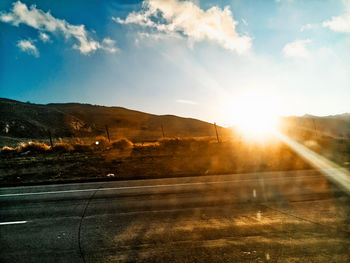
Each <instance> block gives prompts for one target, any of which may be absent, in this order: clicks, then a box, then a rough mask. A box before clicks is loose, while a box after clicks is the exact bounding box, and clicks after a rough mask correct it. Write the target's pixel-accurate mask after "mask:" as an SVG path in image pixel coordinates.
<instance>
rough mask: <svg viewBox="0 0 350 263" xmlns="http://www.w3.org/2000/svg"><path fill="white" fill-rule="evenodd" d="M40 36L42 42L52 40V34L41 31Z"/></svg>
mask: <svg viewBox="0 0 350 263" xmlns="http://www.w3.org/2000/svg"><path fill="white" fill-rule="evenodd" d="M39 38H40V40H41V41H42V42H44V43H46V42H49V41H50V36H49V35H48V34H45V33H43V32H40V33H39Z"/></svg>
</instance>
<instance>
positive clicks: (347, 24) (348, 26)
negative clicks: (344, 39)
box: [322, 1, 350, 33]
mask: <svg viewBox="0 0 350 263" xmlns="http://www.w3.org/2000/svg"><path fill="white" fill-rule="evenodd" d="M345 4H346V12H345V13H344V14H342V15H340V16H333V17H332V18H331V19H330V20H327V21H324V22H323V23H322V26H324V27H328V28H329V29H331V30H333V31H335V32H341V33H350V1H347V2H346V3H345Z"/></svg>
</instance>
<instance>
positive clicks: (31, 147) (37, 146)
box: [17, 142, 51, 153]
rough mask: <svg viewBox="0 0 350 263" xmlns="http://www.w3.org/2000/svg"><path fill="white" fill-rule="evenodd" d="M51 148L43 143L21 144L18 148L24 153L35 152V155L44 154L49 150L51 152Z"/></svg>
mask: <svg viewBox="0 0 350 263" xmlns="http://www.w3.org/2000/svg"><path fill="white" fill-rule="evenodd" d="M50 148H51V147H50V146H48V145H46V144H45V143H42V142H28V143H21V144H20V145H19V146H18V147H17V151H18V152H20V153H22V152H28V151H30V152H35V153H44V152H46V151H48V150H50Z"/></svg>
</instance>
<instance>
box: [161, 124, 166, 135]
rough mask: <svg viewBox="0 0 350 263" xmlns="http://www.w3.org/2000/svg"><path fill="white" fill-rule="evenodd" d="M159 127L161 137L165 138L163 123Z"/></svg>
mask: <svg viewBox="0 0 350 263" xmlns="http://www.w3.org/2000/svg"><path fill="white" fill-rule="evenodd" d="M160 126H161V127H162V135H163V138H165V135H164V128H163V123H161V124H160Z"/></svg>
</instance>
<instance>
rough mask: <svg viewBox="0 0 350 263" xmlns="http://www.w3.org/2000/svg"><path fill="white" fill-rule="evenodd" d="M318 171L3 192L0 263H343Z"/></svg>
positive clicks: (331, 194) (333, 202) (341, 218)
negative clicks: (136, 262)
mask: <svg viewBox="0 0 350 263" xmlns="http://www.w3.org/2000/svg"><path fill="white" fill-rule="evenodd" d="M349 247H350V198H349V197H348V196H347V195H346V194H345V193H344V192H342V191H341V190H340V189H339V188H338V186H336V185H335V184H333V183H330V182H329V181H328V180H327V177H325V176H324V175H322V174H320V173H319V172H317V171H312V170H310V171H291V172H267V173H256V174H238V175H221V176H203V177H187V178H177V179H176V178H172V179H154V180H135V181H123V182H109V183H106V182H105V183H87V184H70V185H51V186H37V187H17V188H2V189H1V190H0V252H1V253H0V262H84V261H85V262H135V261H139V262H349V261H350V253H349Z"/></svg>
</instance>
